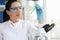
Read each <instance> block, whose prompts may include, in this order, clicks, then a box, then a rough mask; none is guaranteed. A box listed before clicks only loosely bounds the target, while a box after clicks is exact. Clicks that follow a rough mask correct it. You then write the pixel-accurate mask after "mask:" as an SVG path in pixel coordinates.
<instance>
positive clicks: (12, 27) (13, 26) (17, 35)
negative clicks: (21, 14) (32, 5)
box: [0, 20, 36, 40]
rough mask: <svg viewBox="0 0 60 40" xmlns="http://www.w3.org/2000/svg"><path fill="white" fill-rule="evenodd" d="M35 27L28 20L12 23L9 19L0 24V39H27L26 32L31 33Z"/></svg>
mask: <svg viewBox="0 0 60 40" xmlns="http://www.w3.org/2000/svg"><path fill="white" fill-rule="evenodd" d="M35 29H36V28H35V27H34V26H33V25H32V24H31V23H29V22H28V21H23V20H20V21H19V22H17V23H13V22H11V21H10V20H9V21H6V22H4V23H1V24H0V40H28V33H30V35H33V34H34V32H35ZM33 30H34V31H33Z"/></svg>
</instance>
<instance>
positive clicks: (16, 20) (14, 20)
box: [10, 19, 19, 23]
mask: <svg viewBox="0 0 60 40" xmlns="http://www.w3.org/2000/svg"><path fill="white" fill-rule="evenodd" d="M10 21H12V22H13V23H16V22H18V21H19V19H10Z"/></svg>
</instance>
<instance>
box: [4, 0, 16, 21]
mask: <svg viewBox="0 0 60 40" xmlns="http://www.w3.org/2000/svg"><path fill="white" fill-rule="evenodd" d="M16 1H17V0H8V2H7V3H6V5H5V10H4V12H3V22H5V21H8V20H9V19H10V16H9V15H8V14H7V13H6V10H9V9H10V7H11V4H12V3H13V2H16Z"/></svg>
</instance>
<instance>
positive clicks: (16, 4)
mask: <svg viewBox="0 0 60 40" xmlns="http://www.w3.org/2000/svg"><path fill="white" fill-rule="evenodd" d="M17 6H21V3H20V2H13V3H12V4H11V7H17Z"/></svg>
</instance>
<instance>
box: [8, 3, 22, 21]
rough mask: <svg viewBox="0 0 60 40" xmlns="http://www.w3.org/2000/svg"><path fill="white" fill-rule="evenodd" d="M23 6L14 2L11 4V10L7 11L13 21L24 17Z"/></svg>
mask: <svg viewBox="0 0 60 40" xmlns="http://www.w3.org/2000/svg"><path fill="white" fill-rule="evenodd" d="M22 9H23V8H22V5H21V4H20V3H19V2H13V3H12V4H11V7H10V10H9V11H8V10H7V14H8V15H9V16H10V19H12V20H18V19H20V18H21V16H22Z"/></svg>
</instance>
